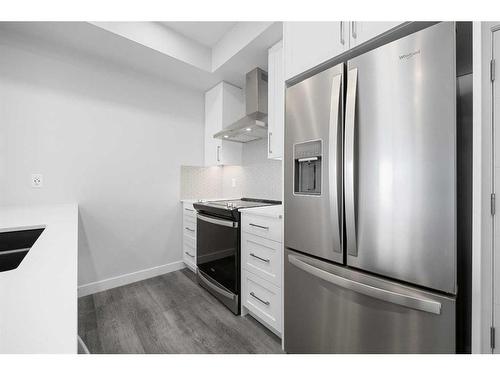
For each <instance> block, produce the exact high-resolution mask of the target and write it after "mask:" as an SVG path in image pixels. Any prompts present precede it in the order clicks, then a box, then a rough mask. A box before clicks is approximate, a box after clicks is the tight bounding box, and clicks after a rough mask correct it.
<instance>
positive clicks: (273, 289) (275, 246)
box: [241, 206, 283, 337]
mask: <svg viewBox="0 0 500 375" xmlns="http://www.w3.org/2000/svg"><path fill="white" fill-rule="evenodd" d="M281 210H282V206H269V207H258V208H252V209H248V210H244V211H242V212H241V269H242V272H241V313H242V315H245V314H247V313H250V314H251V315H252V316H253V317H254V318H255V319H257V320H258V321H260V322H261V323H262V324H264V325H265V326H266V327H267V328H269V329H270V330H271V331H272V332H273V333H275V334H276V335H278V336H280V337H281V336H282V322H283V319H282V316H283V291H282V283H283V282H282V280H283V242H282V214H281V212H282V211H281Z"/></svg>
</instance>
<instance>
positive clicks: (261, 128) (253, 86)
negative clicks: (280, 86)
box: [214, 68, 267, 143]
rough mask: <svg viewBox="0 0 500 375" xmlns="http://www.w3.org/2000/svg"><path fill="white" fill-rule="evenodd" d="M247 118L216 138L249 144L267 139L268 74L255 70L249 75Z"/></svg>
mask: <svg viewBox="0 0 500 375" xmlns="http://www.w3.org/2000/svg"><path fill="white" fill-rule="evenodd" d="M245 101H246V116H245V117H243V118H241V119H239V120H238V121H236V122H235V123H233V124H231V125H229V126H228V127H226V128H225V129H223V130H221V131H220V132H218V133H217V134H214V138H217V139H222V140H225V141H232V142H240V143H247V142H250V141H255V140H257V139H262V138H266V137H267V73H266V72H265V71H263V70H262V69H260V68H255V69H253V70H251V71H250V72H248V73H247V75H246V85H245Z"/></svg>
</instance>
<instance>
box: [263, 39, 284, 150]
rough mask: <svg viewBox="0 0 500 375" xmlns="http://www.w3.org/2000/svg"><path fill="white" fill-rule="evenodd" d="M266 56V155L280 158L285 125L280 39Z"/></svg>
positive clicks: (282, 62) (281, 44) (281, 46)
mask: <svg viewBox="0 0 500 375" xmlns="http://www.w3.org/2000/svg"><path fill="white" fill-rule="evenodd" d="M268 58H269V61H268V68H269V71H268V115H267V126H268V137H267V157H268V158H269V159H282V158H283V130H284V126H285V74H284V61H283V60H284V59H283V42H282V41H280V42H278V43H276V44H275V45H274V46H272V47H271V48H269V55H268Z"/></svg>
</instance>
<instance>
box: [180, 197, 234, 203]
mask: <svg viewBox="0 0 500 375" xmlns="http://www.w3.org/2000/svg"><path fill="white" fill-rule="evenodd" d="M233 199H240V198H197V199H195V198H189V199H181V202H182V203H196V202H206V201H213V202H214V201H227V200H233Z"/></svg>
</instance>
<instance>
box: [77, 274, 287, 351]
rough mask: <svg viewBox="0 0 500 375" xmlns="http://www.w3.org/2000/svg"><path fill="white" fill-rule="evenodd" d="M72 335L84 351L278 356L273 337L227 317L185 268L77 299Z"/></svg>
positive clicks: (241, 319) (245, 319) (253, 325)
mask: <svg viewBox="0 0 500 375" xmlns="http://www.w3.org/2000/svg"><path fill="white" fill-rule="evenodd" d="M78 334H79V335H80V337H81V338H82V340H83V341H84V342H85V344H86V345H87V347H88V349H89V351H90V353H283V352H282V350H281V342H280V341H279V339H278V338H277V337H276V336H275V335H274V334H272V333H271V332H269V331H268V330H267V329H266V328H264V327H263V326H262V325H261V324H260V323H258V322H257V321H256V320H255V319H253V318H252V317H250V316H249V315H247V316H245V317H241V316H235V315H233V313H231V312H230V311H229V310H228V309H227V308H226V307H224V306H223V305H222V304H221V303H220V302H219V301H217V300H216V299H215V298H214V297H213V296H212V295H211V294H210V293H208V292H207V291H206V290H204V289H203V288H201V287H200V286H199V285H198V284H197V283H196V280H195V275H194V274H193V273H192V272H191V271H189V270H187V269H183V270H180V271H176V272H172V273H169V274H166V275H162V276H158V277H154V278H151V279H148V280H144V281H139V282H137V283H133V284H129V285H125V286H123V287H119V288H115V289H110V290H107V291H104V292H100V293H96V294H93V295H90V296H86V297H82V298H79V300H78Z"/></svg>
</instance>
